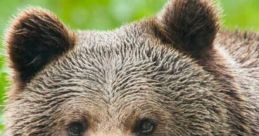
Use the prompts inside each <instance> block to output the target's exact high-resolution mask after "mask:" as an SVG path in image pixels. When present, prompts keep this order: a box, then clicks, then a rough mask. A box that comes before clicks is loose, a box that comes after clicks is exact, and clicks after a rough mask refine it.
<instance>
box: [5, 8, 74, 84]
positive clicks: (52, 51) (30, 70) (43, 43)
mask: <svg viewBox="0 0 259 136" xmlns="http://www.w3.org/2000/svg"><path fill="white" fill-rule="evenodd" d="M5 42H6V44H7V47H8V55H9V59H10V63H11V67H12V68H13V69H14V72H15V79H16V80H19V82H21V83H26V82H28V81H29V80H30V79H31V78H32V77H33V76H34V75H35V74H36V73H37V72H38V71H40V70H41V69H42V68H43V67H44V66H45V65H46V64H47V63H49V62H50V61H51V60H52V59H54V58H56V57H57V56H59V55H61V54H63V53H64V52H66V51H68V50H69V49H70V48H72V47H73V46H74V43H75V36H74V33H73V32H71V31H69V30H68V29H67V28H66V27H65V26H64V25H63V24H62V23H61V22H60V21H59V19H58V18H57V17H56V16H55V15H53V14H51V13H50V12H48V11H45V10H42V9H38V8H37V9H27V10H25V11H23V12H22V13H21V14H20V15H18V17H16V18H15V19H14V21H13V23H12V24H11V27H10V28H9V31H8V32H7V35H6V40H5Z"/></svg>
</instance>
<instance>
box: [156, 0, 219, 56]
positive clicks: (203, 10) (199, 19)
mask: <svg viewBox="0 0 259 136" xmlns="http://www.w3.org/2000/svg"><path fill="white" fill-rule="evenodd" d="M157 21H158V24H159V26H158V29H159V31H160V33H161V36H162V37H163V38H164V39H165V40H166V41H167V42H170V43H172V44H173V45H174V47H175V48H177V49H180V50H182V51H184V52H186V53H187V54H190V55H191V56H193V57H199V56H200V53H201V52H204V51H206V50H208V49H211V48H212V44H213V41H214V39H215V36H216V34H217V32H218V29H219V23H218V15H217V11H216V10H215V3H214V2H213V0H170V2H169V3H168V5H167V6H166V7H165V9H164V11H163V12H162V14H161V15H160V16H159V17H158V19H157Z"/></svg>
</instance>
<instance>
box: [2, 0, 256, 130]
mask: <svg viewBox="0 0 259 136" xmlns="http://www.w3.org/2000/svg"><path fill="white" fill-rule="evenodd" d="M166 1H167V0H1V1H0V33H1V34H2V35H3V33H4V30H5V28H6V27H7V25H8V23H9V21H8V20H10V18H11V17H12V16H13V15H14V14H16V13H17V12H19V11H20V10H21V9H24V8H26V7H31V6H36V7H43V8H47V9H49V10H51V11H53V12H54V13H55V14H57V15H58V16H59V17H60V18H61V19H62V20H63V21H64V22H65V24H67V25H68V26H69V27H71V28H74V29H101V30H105V29H114V28H116V27H119V26H120V25H123V24H125V23H129V22H131V21H136V20H139V19H141V18H143V17H150V16H152V15H154V14H156V13H157V12H158V11H159V10H160V9H161V7H163V4H164V3H166ZM218 1H219V3H220V6H221V7H222V9H223V10H224V12H223V13H224V14H223V20H224V21H223V25H224V26H225V27H227V28H231V29H233V28H240V29H250V30H253V31H256V30H259V15H258V9H257V8H258V5H259V1H258V0H218ZM1 37H2V36H1ZM2 42H3V41H2V38H0V43H2ZM2 47H3V46H2V45H0V48H2ZM5 56H6V55H5V51H4V49H1V50H0V109H3V106H2V105H3V102H4V94H5V91H6V88H7V86H8V80H7V75H8V73H10V72H8V69H7V68H6V66H5V65H4V64H5V59H4V58H5ZM0 111H1V110H0ZM2 122H3V121H2V118H1V117H0V130H2V129H3V125H1V124H2ZM0 135H1V132H0Z"/></svg>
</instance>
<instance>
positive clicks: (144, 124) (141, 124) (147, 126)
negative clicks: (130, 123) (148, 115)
mask: <svg viewBox="0 0 259 136" xmlns="http://www.w3.org/2000/svg"><path fill="white" fill-rule="evenodd" d="M155 127H156V123H155V121H153V120H151V119H142V120H140V121H138V122H137V124H136V126H135V130H134V131H135V133H137V134H138V135H140V136H147V135H151V134H152V133H153V132H154V131H155Z"/></svg>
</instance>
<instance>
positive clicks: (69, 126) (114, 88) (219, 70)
mask: <svg viewBox="0 0 259 136" xmlns="http://www.w3.org/2000/svg"><path fill="white" fill-rule="evenodd" d="M215 5H216V4H215V2H214V1H212V0H171V1H169V2H168V4H167V5H166V6H165V7H164V9H163V10H162V11H161V12H160V13H159V14H158V15H157V16H155V17H151V18H148V19H145V20H142V21H138V22H135V23H131V24H128V25H125V26H122V27H120V28H118V29H115V30H112V31H72V30H70V29H68V28H67V27H66V26H65V25H63V23H62V22H61V21H60V20H59V19H58V18H57V17H56V16H55V15H53V14H52V13H50V12H48V11H46V10H43V9H37V8H36V9H35V8H31V9H27V10H25V11H24V12H22V13H21V14H20V15H18V17H16V19H14V21H13V23H12V24H11V26H10V28H9V29H8V31H7V33H6V38H5V42H6V46H7V49H8V55H9V63H10V67H11V69H12V70H13V75H12V86H11V88H10V90H9V91H8V95H7V99H8V100H7V104H6V110H5V124H6V134H5V135H6V136H256V135H259V98H258V96H259V34H258V33H254V32H238V31H237V32H231V31H226V30H224V29H221V28H220V23H219V11H218V10H217V8H216V6H215Z"/></svg>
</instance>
